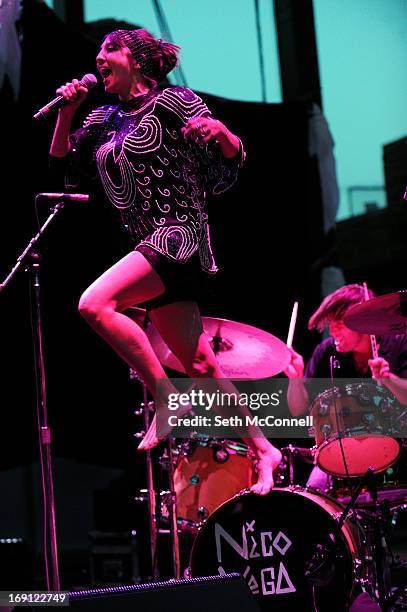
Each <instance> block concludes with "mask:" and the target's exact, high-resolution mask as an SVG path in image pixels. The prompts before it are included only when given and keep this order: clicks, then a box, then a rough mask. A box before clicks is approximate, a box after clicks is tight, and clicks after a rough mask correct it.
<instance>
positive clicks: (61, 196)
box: [37, 193, 90, 202]
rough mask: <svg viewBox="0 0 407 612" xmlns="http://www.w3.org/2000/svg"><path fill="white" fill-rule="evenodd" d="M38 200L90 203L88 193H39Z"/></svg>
mask: <svg viewBox="0 0 407 612" xmlns="http://www.w3.org/2000/svg"><path fill="white" fill-rule="evenodd" d="M37 198H43V199H44V200H74V201H75V202H89V199H90V196H89V195H88V194H87V193H37Z"/></svg>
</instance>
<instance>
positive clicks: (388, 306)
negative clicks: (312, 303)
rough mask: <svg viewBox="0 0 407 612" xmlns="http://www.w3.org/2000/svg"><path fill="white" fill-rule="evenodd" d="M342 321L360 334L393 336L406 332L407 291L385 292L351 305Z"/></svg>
mask: <svg viewBox="0 0 407 612" xmlns="http://www.w3.org/2000/svg"><path fill="white" fill-rule="evenodd" d="M343 320H344V323H345V325H346V326H347V327H349V328H350V329H353V330H354V331H357V332H359V333H361V334H375V335H377V336H395V335H397V334H405V333H407V291H397V293H387V294H386V295H380V296H379V297H376V298H372V299H371V300H367V301H366V302H363V303H362V304H357V305H356V306H352V307H351V308H350V309H349V310H348V312H347V313H346V315H345V316H344V319H343Z"/></svg>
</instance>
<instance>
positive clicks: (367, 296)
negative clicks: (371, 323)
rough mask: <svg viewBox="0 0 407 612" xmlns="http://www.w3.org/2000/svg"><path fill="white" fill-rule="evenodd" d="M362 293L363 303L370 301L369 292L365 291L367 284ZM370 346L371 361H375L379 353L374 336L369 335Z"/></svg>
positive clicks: (364, 284) (364, 285)
mask: <svg viewBox="0 0 407 612" xmlns="http://www.w3.org/2000/svg"><path fill="white" fill-rule="evenodd" d="M363 291H364V294H365V302H368V301H369V300H370V298H369V292H368V290H367V284H366V283H363ZM370 345H371V347H372V355H373V359H377V358H378V356H379V353H378V351H377V342H376V336H375V335H374V334H370Z"/></svg>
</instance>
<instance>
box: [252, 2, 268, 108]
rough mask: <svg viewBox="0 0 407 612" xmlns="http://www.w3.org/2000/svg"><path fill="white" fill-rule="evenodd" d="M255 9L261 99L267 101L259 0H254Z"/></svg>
mask: <svg viewBox="0 0 407 612" xmlns="http://www.w3.org/2000/svg"><path fill="white" fill-rule="evenodd" d="M254 11H255V13H256V31H257V44H258V47H259V66H260V81H261V99H262V101H263V102H266V74H265V72H264V54H263V36H262V33H261V25H260V6H259V0H254Z"/></svg>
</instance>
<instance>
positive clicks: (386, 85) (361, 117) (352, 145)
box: [48, 0, 407, 219]
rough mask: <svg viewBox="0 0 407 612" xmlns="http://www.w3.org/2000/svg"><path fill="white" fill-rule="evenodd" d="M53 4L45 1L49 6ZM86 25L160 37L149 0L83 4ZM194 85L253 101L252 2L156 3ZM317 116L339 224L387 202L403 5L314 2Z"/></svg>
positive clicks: (269, 45) (399, 96)
mask: <svg viewBox="0 0 407 612" xmlns="http://www.w3.org/2000/svg"><path fill="white" fill-rule="evenodd" d="M48 3H49V4H50V5H51V4H52V0H49V2H48ZM84 4H85V19H86V20H88V21H93V20H95V19H101V18H106V17H115V18H117V19H124V20H127V21H130V22H134V23H138V24H140V25H143V26H144V27H146V28H147V29H149V30H150V31H151V32H152V33H153V34H155V35H157V36H161V35H162V33H161V32H160V31H159V28H158V24H157V20H156V18H155V14H154V11H153V4H152V2H150V1H149V0H120V2H113V1H112V0H85V3H84ZM161 6H162V7H163V10H164V12H165V15H166V18H167V21H168V23H169V26H170V28H171V34H172V37H173V39H174V41H175V42H177V43H178V44H180V45H181V47H182V56H181V58H182V67H183V70H184V74H185V76H186V79H187V82H188V86H190V87H192V88H193V89H197V90H200V91H205V92H208V93H212V94H216V95H219V96H225V97H228V98H232V99H237V100H247V101H260V100H261V83H260V70H259V62H258V47H257V36H256V24H255V12H254V2H253V0H205V2H204V3H201V2H196V1H194V0H192V1H191V0H161ZM260 8H261V24H262V33H263V44H264V60H265V71H266V96H267V102H281V86H280V75H279V67H278V51H277V39H276V32H275V27H274V10H273V2H272V0H260ZM314 12H315V24H316V34H317V44H318V52H319V66H320V76H321V85H322V99H323V104H324V113H325V116H326V117H327V119H328V122H329V125H330V128H331V131H332V134H333V137H334V140H335V142H336V159H337V171H338V179H339V185H340V192H341V202H340V210H339V215H338V218H339V219H343V218H346V217H348V216H349V215H350V208H349V196H348V189H349V188H351V187H357V186H364V187H378V189H377V190H376V191H371V192H370V191H363V190H362V191H357V192H356V193H355V194H354V198H353V200H354V214H360V213H362V212H364V210H365V203H366V202H374V203H376V204H377V205H378V206H381V207H383V206H385V205H386V201H385V193H384V190H383V186H384V176H383V160H382V147H383V144H385V143H388V142H391V141H393V140H397V139H398V138H400V137H402V136H405V135H406V134H407V113H406V101H407V70H406V68H407V36H406V33H405V30H406V26H407V0H314Z"/></svg>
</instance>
